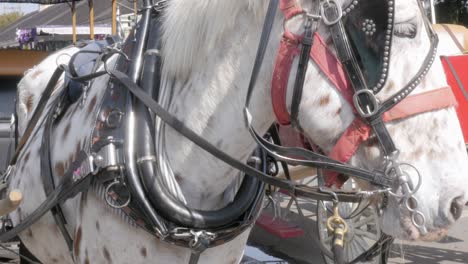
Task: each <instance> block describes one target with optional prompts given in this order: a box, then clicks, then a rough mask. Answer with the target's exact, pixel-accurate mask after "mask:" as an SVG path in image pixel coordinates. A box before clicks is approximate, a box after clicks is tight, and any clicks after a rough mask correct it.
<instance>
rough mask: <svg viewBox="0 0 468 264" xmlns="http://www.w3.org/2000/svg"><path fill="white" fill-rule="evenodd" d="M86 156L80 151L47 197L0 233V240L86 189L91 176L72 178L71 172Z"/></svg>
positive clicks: (25, 227)
mask: <svg viewBox="0 0 468 264" xmlns="http://www.w3.org/2000/svg"><path fill="white" fill-rule="evenodd" d="M87 158H88V155H87V153H86V152H84V151H81V152H80V153H79V154H78V157H77V158H76V161H75V162H74V163H73V164H72V165H71V166H70V169H68V170H67V172H66V173H65V175H64V177H63V178H62V180H61V181H60V183H59V184H58V185H57V188H56V189H55V190H54V191H53V192H51V193H50V195H49V196H48V197H47V199H46V200H45V201H44V202H43V203H42V204H41V205H40V206H39V207H38V208H37V209H36V210H34V212H32V213H31V214H30V215H28V216H27V217H26V218H24V219H23V221H22V222H21V223H19V224H18V225H16V226H15V227H14V228H13V229H11V230H9V231H7V232H5V233H1V234H0V242H6V241H8V240H10V239H12V238H14V237H16V236H17V235H18V234H19V233H21V232H23V231H24V230H26V229H27V228H29V227H30V226H31V225H32V224H34V223H35V222H37V221H38V220H39V219H40V218H41V217H42V216H43V215H44V214H46V213H47V212H48V211H50V210H51V209H52V208H53V207H55V206H56V205H57V204H59V203H63V202H65V201H66V200H68V199H70V198H72V197H75V196H76V195H77V194H78V193H81V192H82V191H84V190H87V189H88V187H89V185H90V183H91V178H90V177H89V175H87V176H86V177H83V178H82V179H74V178H73V172H74V171H75V170H76V169H77V168H79V167H80V166H81V164H82V162H83V161H84V160H86V159H87Z"/></svg>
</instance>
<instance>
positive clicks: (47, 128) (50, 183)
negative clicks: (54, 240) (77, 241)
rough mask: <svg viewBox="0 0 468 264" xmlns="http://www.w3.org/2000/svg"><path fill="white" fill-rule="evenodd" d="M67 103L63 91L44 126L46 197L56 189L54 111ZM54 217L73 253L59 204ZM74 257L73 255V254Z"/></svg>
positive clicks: (43, 162)
mask: <svg viewBox="0 0 468 264" xmlns="http://www.w3.org/2000/svg"><path fill="white" fill-rule="evenodd" d="M64 101H65V91H62V92H61V94H60V95H59V96H58V97H57V98H56V99H55V100H54V102H52V106H51V107H50V109H49V112H48V113H47V115H46V121H45V124H44V131H43V135H42V145H41V148H40V152H41V170H40V171H41V178H42V182H43V184H44V192H45V194H46V197H48V196H49V195H50V193H52V192H53V190H54V189H55V184H54V178H53V175H54V174H53V171H52V168H51V152H50V135H51V132H52V131H51V130H52V126H53V122H54V120H55V118H56V114H55V113H54V110H55V109H56V108H57V106H58V105H60V104H61V103H63V102H64ZM51 213H52V216H53V217H54V220H55V223H56V224H57V226H58V228H59V230H60V232H61V233H62V235H63V238H64V239H65V242H66V243H67V246H68V250H69V251H70V253H72V250H73V239H72V237H71V236H70V234H69V233H68V230H67V228H66V224H67V223H66V219H65V216H64V214H63V211H62V208H61V207H60V204H57V205H56V206H55V207H53V208H52V209H51ZM72 256H73V254H72Z"/></svg>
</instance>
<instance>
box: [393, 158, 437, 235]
mask: <svg viewBox="0 0 468 264" xmlns="http://www.w3.org/2000/svg"><path fill="white" fill-rule="evenodd" d="M399 154H400V153H399V152H398V151H396V152H395V153H393V154H392V155H390V156H389V157H386V169H385V175H387V176H392V177H395V178H396V179H397V181H398V184H399V188H398V189H397V190H396V191H395V192H393V191H389V192H388V193H389V194H390V195H391V196H393V197H395V198H397V199H402V201H403V204H404V206H405V208H406V209H407V210H408V212H409V213H410V216H411V223H412V224H413V225H414V226H415V227H416V228H418V229H419V232H420V233H421V234H422V235H425V234H427V233H428V231H427V228H426V217H425V215H424V214H423V213H422V212H421V211H420V210H419V209H418V207H419V201H418V199H417V198H416V193H417V192H418V190H419V188H420V187H421V184H422V177H421V174H420V173H419V171H418V169H417V168H416V167H414V166H413V165H411V164H407V163H399V162H398V161H397V160H398V156H399ZM405 167H406V168H409V169H413V170H414V171H415V172H416V174H417V175H418V183H417V185H416V186H414V185H413V182H412V180H411V177H410V175H409V173H408V170H405ZM398 191H400V192H401V194H398Z"/></svg>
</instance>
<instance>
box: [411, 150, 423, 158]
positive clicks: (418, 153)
mask: <svg viewBox="0 0 468 264" xmlns="http://www.w3.org/2000/svg"><path fill="white" fill-rule="evenodd" d="M423 154H424V150H423V148H422V147H419V148H417V149H416V150H415V151H414V152H413V155H412V159H415V160H418V159H420V158H421V157H422V155H423Z"/></svg>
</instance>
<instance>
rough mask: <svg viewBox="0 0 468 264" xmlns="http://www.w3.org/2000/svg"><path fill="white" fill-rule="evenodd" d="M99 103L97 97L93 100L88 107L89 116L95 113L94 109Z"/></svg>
mask: <svg viewBox="0 0 468 264" xmlns="http://www.w3.org/2000/svg"><path fill="white" fill-rule="evenodd" d="M96 103H97V97H96V95H95V96H94V97H93V99H91V102H90V103H89V105H88V114H91V112H93V109H94V107H95V106H96Z"/></svg>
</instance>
